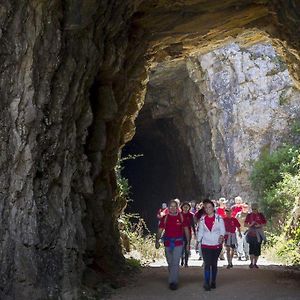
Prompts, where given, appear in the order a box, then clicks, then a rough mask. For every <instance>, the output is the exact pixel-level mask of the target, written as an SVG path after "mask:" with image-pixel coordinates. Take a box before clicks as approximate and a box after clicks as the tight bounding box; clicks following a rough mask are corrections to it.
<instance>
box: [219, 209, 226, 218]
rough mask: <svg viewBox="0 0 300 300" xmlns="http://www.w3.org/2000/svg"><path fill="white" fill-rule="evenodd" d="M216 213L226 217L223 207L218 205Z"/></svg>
mask: <svg viewBox="0 0 300 300" xmlns="http://www.w3.org/2000/svg"><path fill="white" fill-rule="evenodd" d="M217 214H218V215H219V216H221V217H222V218H223V219H224V218H226V213H225V207H218V209H217Z"/></svg>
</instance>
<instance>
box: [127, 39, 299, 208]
mask: <svg viewBox="0 0 300 300" xmlns="http://www.w3.org/2000/svg"><path fill="white" fill-rule="evenodd" d="M299 100H300V93H299V90H297V88H296V87H295V83H294V80H293V78H292V77H291V76H290V74H289V71H288V69H287V65H286V63H285V62H284V60H283V58H282V57H281V56H280V55H279V54H278V53H277V52H276V49H275V48H274V47H273V46H272V45H271V44H269V43H258V44H254V45H247V46H246V45H239V44H238V43H229V44H227V45H225V46H223V47H221V48H217V49H215V50H213V51H210V52H208V53H200V54H199V53H197V54H194V55H193V56H191V57H188V58H187V59H183V60H180V61H172V62H167V63H161V64H159V65H157V66H156V67H155V68H154V69H153V70H152V72H151V75H150V79H149V84H148V89H147V94H146V99H145V105H144V107H143V109H142V112H141V114H140V115H139V118H138V121H137V136H136V137H134V139H133V142H132V143H136V142H138V143H139V144H141V145H145V144H146V140H148V139H151V129H150V127H149V124H150V122H149V119H150V118H151V119H152V122H153V123H154V122H162V121H163V120H168V123H169V124H170V125H169V128H168V131H166V132H165V133H164V134H163V136H162V137H161V140H162V141H163V142H164V143H165V145H166V147H168V148H171V147H169V145H170V142H169V141H168V137H169V136H173V137H174V138H175V139H177V142H174V144H173V145H174V147H173V148H174V149H177V151H178V153H185V154H182V159H178V160H174V163H175V162H176V164H177V165H178V166H181V170H178V172H177V173H178V174H182V176H181V179H180V180H178V181H177V184H178V185H179V186H180V185H183V184H184V182H185V178H186V172H184V168H187V169H188V171H187V172H188V173H190V174H195V175H194V177H196V179H194V181H195V180H196V182H197V184H196V185H195V183H194V181H192V180H190V184H189V185H187V184H185V186H186V187H185V188H184V189H185V190H189V189H190V190H193V189H194V191H195V192H194V195H193V193H190V195H193V196H192V198H195V199H203V198H205V197H215V198H218V197H220V196H226V197H228V198H234V197H235V196H237V195H241V196H242V197H244V199H245V200H247V201H251V200H253V198H252V197H253V196H254V195H253V192H252V189H251V186H250V182H249V175H250V172H251V168H252V163H253V162H254V161H255V160H256V159H258V157H259V156H260V154H261V153H262V151H273V150H274V149H276V148H277V147H278V146H279V145H281V144H282V143H283V142H289V141H290V136H291V135H292V132H291V128H292V127H293V123H294V122H295V121H297V120H298V119H299V117H300V104H299ZM146 120H147V121H146ZM143 127H148V131H147V130H145V129H143ZM156 130H159V129H158V128H156ZM161 132H162V131H161ZM174 132H175V134H174ZM152 135H153V134H152ZM143 141H144V142H143ZM151 141H152V144H151V142H150V143H148V144H147V145H148V146H147V147H146V148H149V149H148V151H154V149H155V148H156V145H157V143H156V142H155V141H156V140H155V139H154V138H152V140H151ZM182 143H184V144H185V145H186V146H187V150H186V151H182V150H181V149H180V148H179V147H178V146H177V145H180V144H182ZM129 145H131V144H129ZM131 148H132V146H131ZM143 148H145V147H143V146H140V147H136V151H143V150H142V149H143ZM157 156H158V155H157ZM178 157H180V155H178ZM186 157H189V158H190V160H191V162H192V164H191V165H190V164H189V163H188V160H187V159H186ZM145 159H147V157H146V158H145ZM151 165H152V166H153V165H155V162H154V161H153V162H152V163H151ZM157 165H159V163H157ZM162 168H163V167H162ZM179 169H180V168H179ZM155 170H156V169H155ZM137 171H138V169H135V173H136V172H137ZM148 172H150V173H151V172H152V169H151V167H150V166H149V168H148ZM159 174H160V171H157V173H156V177H157V178H159ZM130 176H131V174H130V172H129V177H130ZM152 176H154V174H152ZM133 179H134V176H133ZM158 180H159V181H160V179H158ZM133 182H134V180H133ZM160 182H161V181H160ZM146 186H147V182H145V183H143V188H145V187H146ZM169 188H170V189H172V187H171V186H169ZM179 195H182V194H180V193H179ZM133 197H135V195H133ZM146 198H147V193H145V194H144V195H143V194H142V193H141V194H139V195H137V196H136V201H140V202H141V201H142V202H144V201H146ZM134 199H135V198H134ZM184 199H187V200H190V199H191V197H188V198H186V197H183V200H184ZM152 201H154V202H155V197H154V198H152ZM160 202H161V200H160ZM160 202H159V201H156V206H158V205H159V203H160ZM147 207H149V206H148V205H147ZM141 211H142V210H141Z"/></svg>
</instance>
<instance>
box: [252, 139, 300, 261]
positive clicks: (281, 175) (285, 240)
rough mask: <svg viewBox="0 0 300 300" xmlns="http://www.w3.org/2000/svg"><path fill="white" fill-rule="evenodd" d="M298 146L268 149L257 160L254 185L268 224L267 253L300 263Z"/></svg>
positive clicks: (280, 259) (299, 164)
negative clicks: (271, 151)
mask: <svg viewBox="0 0 300 300" xmlns="http://www.w3.org/2000/svg"><path fill="white" fill-rule="evenodd" d="M299 153H300V152H299V149H298V148H297V147H295V146H286V145H285V146H283V147H281V148H279V149H278V150H277V151H275V152H273V153H271V154H270V153H264V154H263V155H262V157H261V158H260V159H259V160H258V161H257V162H256V163H255V164H254V168H253V172H252V175H251V178H250V179H251V182H252V187H253V189H254V190H256V191H257V192H258V195H259V197H260V205H261V208H262V210H263V211H264V213H265V215H266V217H267V219H268V220H269V225H268V237H269V238H268V240H269V242H268V245H267V247H266V248H267V253H268V255H269V256H272V259H274V258H275V259H276V257H277V259H278V260H279V261H281V262H283V263H286V264H293V265H299V264H300V218H299V217H300V216H299V215H298V213H297V211H299V209H300V208H299V199H298V197H299V196H300V154H299Z"/></svg>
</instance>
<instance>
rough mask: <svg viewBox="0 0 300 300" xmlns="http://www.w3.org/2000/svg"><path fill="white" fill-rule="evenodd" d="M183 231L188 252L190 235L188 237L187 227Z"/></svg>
mask: <svg viewBox="0 0 300 300" xmlns="http://www.w3.org/2000/svg"><path fill="white" fill-rule="evenodd" d="M183 229H184V233H185V237H186V241H187V242H186V250H187V251H189V250H190V241H191V235H190V231H189V228H188V227H187V226H185V227H183Z"/></svg>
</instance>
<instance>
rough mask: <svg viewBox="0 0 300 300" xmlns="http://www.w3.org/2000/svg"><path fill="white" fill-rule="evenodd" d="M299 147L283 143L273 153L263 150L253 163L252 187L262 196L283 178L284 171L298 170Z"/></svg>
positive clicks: (292, 172) (293, 173)
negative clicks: (283, 144)
mask: <svg viewBox="0 0 300 300" xmlns="http://www.w3.org/2000/svg"><path fill="white" fill-rule="evenodd" d="M299 154H300V152H299V149H297V148H296V147H294V146H288V145H285V146H283V147H281V148H279V149H278V150H276V151H274V152H273V153H271V154H270V153H268V152H267V151H264V152H263V153H262V155H261V158H260V159H259V160H258V161H256V162H255V163H254V167H253V171H252V173H251V176H250V181H251V183H252V187H253V189H254V190H255V191H257V192H258V194H259V195H260V196H262V195H263V194H264V193H265V192H266V191H268V190H270V189H271V188H272V187H274V186H275V185H276V184H277V183H278V182H280V181H281V180H282V179H283V176H284V174H285V173H289V174H291V175H295V174H296V173H297V172H298V170H299Z"/></svg>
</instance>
